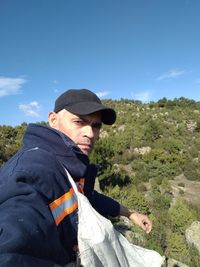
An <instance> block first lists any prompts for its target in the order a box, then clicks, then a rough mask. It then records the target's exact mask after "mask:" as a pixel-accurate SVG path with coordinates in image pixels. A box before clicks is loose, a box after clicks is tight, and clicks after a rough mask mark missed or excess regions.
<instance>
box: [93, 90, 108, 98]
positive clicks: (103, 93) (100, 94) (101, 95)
mask: <svg viewBox="0 0 200 267" xmlns="http://www.w3.org/2000/svg"><path fill="white" fill-rule="evenodd" d="M109 94H110V92H108V91H102V92H98V93H96V95H97V96H98V97H99V98H101V97H104V96H107V95H109Z"/></svg>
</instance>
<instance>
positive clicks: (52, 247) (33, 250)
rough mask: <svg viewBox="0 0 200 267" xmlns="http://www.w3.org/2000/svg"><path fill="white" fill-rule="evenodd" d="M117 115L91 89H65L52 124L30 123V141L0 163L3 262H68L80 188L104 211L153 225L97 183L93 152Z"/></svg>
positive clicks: (0, 251)
mask: <svg viewBox="0 0 200 267" xmlns="http://www.w3.org/2000/svg"><path fill="white" fill-rule="evenodd" d="M115 120H116V113H115V111H114V110H113V109H111V108H108V107H105V106H104V105H102V103H101V101H100V99H99V98H98V97H97V96H96V95H95V94H94V93H92V92H91V91H89V90H87V89H80V90H76V89H71V90H68V91H66V92H65V93H63V94H62V95H61V96H60V97H58V99H57V100H56V102H55V108H54V111H53V112H50V113H49V118H48V121H49V126H50V127H47V126H42V125H36V124H30V125H29V126H28V127H27V130H26V132H25V135H24V140H23V147H22V148H21V150H19V151H18V152H17V153H16V154H15V155H14V156H13V157H12V158H11V159H10V160H9V161H8V162H7V163H6V164H5V165H4V166H3V167H2V168H1V171H0V266H1V267H4V266H6V267H8V266H19V267H21V266H30V267H33V266H34V267H35V266H37V267H38V266H39V267H50V266H52V267H53V266H54V267H55V266H64V265H66V264H67V263H69V262H71V261H73V260H74V254H75V253H74V250H75V249H74V248H75V247H76V245H77V222H78V217H77V209H78V205H77V199H76V195H75V194H74V191H73V189H72V187H71V184H70V182H69V181H68V179H67V177H66V173H65V170H64V168H66V169H67V170H68V171H69V173H70V174H71V175H72V177H73V179H74V180H75V182H76V184H77V187H78V189H79V191H81V192H82V193H84V194H85V196H86V197H87V198H88V199H89V201H90V203H91V204H92V206H93V207H94V208H95V209H96V210H97V211H98V212H99V213H101V214H102V215H103V216H105V217H108V216H113V217H115V216H118V215H123V216H126V217H128V218H129V219H130V220H131V221H132V222H133V223H135V224H137V225H139V226H140V227H141V228H142V229H144V230H145V231H146V232H147V233H149V232H150V231H151V228H152V224H151V222H150V220H149V219H148V217H147V216H146V215H143V214H139V213H136V212H132V211H130V210H129V209H127V208H126V207H123V206H122V205H120V204H119V203H118V202H116V201H115V200H113V199H111V198H109V197H107V196H104V195H102V194H100V193H98V192H96V191H95V190H94V182H95V177H96V175H97V168H96V166H95V165H93V164H90V163H89V159H88V156H89V154H90V152H91V151H92V149H93V147H94V144H95V142H96V140H97V139H98V137H99V133H100V129H101V125H102V123H104V124H108V125H112V124H113V123H114V122H115Z"/></svg>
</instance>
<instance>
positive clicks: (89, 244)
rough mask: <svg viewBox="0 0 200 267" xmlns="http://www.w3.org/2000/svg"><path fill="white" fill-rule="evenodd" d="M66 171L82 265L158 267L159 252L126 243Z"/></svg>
mask: <svg viewBox="0 0 200 267" xmlns="http://www.w3.org/2000/svg"><path fill="white" fill-rule="evenodd" d="M66 172H67V174H68V178H69V180H70V182H71V184H72V186H73V188H74V191H75V193H76V195H77V198H78V210H79V211H78V217H79V223H78V246H79V252H80V258H81V264H82V265H83V266H84V267H160V266H161V265H162V264H163V262H164V257H162V256H161V255H160V254H159V253H157V252H156V251H154V250H149V249H145V248H142V247H139V246H136V245H133V244H131V243H129V241H128V240H127V239H126V238H125V237H124V236H123V235H122V234H120V233H119V232H118V231H117V230H115V229H114V227H113V225H112V223H111V221H110V220H108V219H106V218H104V217H103V216H102V215H100V214H99V213H98V212H97V211H96V210H95V209H94V208H93V207H92V206H91V204H90V202H89V201H88V199H87V198H86V197H85V196H84V195H83V194H81V193H80V192H78V190H77V187H76V184H75V182H74V181H73V179H72V177H71V176H70V174H69V173H68V171H67V170H66Z"/></svg>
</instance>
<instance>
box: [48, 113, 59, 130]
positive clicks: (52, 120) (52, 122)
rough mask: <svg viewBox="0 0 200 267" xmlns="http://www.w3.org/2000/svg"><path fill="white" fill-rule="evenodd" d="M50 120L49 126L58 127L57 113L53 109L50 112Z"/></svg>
mask: <svg viewBox="0 0 200 267" xmlns="http://www.w3.org/2000/svg"><path fill="white" fill-rule="evenodd" d="M48 122H49V126H50V127H52V128H56V125H57V113H55V112H53V111H51V112H49V115H48Z"/></svg>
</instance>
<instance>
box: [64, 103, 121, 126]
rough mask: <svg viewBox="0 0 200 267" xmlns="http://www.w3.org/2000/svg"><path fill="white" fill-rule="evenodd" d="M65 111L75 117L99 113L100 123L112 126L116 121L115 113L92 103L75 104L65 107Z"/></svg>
mask: <svg viewBox="0 0 200 267" xmlns="http://www.w3.org/2000/svg"><path fill="white" fill-rule="evenodd" d="M65 109H66V110H67V111H69V112H71V113H74V114H77V115H89V114H92V113H94V112H97V111H100V112H101V114H102V122H103V123H104V124H108V125H112V124H113V123H114V122H115V121H116V112H115V111H114V109H112V108H107V107H105V106H104V105H101V104H98V103H94V102H83V103H77V104H73V105H70V106H66V107H65Z"/></svg>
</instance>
